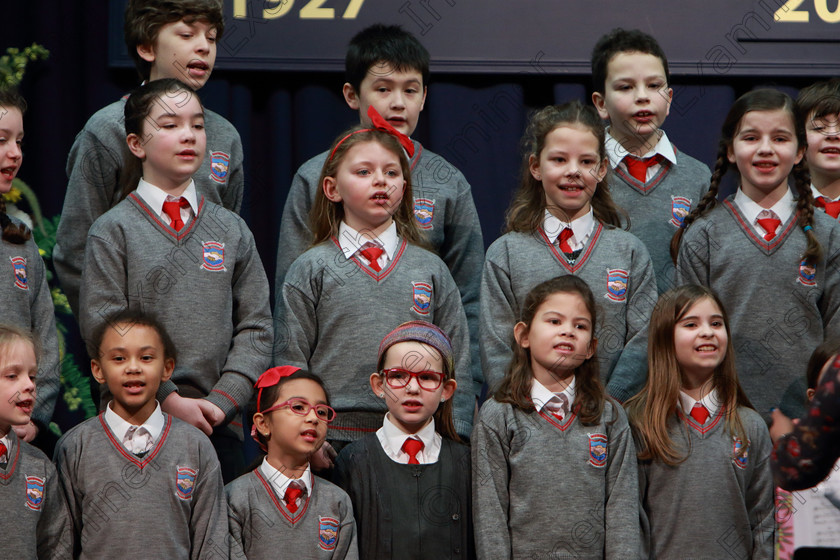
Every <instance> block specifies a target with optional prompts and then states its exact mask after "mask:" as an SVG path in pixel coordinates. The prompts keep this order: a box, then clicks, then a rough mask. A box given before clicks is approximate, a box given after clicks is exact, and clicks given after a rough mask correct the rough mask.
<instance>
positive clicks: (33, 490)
mask: <svg viewBox="0 0 840 560" xmlns="http://www.w3.org/2000/svg"><path fill="white" fill-rule="evenodd" d="M42 505H44V479H43V478H39V477H37V476H27V477H26V507H28V508H29V509H31V510H35V511H41V506H42Z"/></svg>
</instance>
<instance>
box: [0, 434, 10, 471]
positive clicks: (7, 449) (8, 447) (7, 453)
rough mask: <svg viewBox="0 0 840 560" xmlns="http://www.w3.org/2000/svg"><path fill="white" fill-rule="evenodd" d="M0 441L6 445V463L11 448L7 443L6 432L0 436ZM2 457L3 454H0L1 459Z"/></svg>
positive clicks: (7, 436)
mask: <svg viewBox="0 0 840 560" xmlns="http://www.w3.org/2000/svg"><path fill="white" fill-rule="evenodd" d="M10 429H13V428H10ZM0 443H2V444H3V445H5V446H6V455H7V457H6V462H7V463H8V462H9V460H10V459H11V457H8V455H9V452H10V451H11V450H12V448H11V444H10V443H9V435H8V434H6V435H5V436H3V437H1V438H0ZM2 458H3V456H2V455H0V459H2Z"/></svg>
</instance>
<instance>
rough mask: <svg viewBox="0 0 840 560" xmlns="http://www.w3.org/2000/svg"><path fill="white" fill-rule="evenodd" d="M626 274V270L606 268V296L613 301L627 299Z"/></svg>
mask: <svg viewBox="0 0 840 560" xmlns="http://www.w3.org/2000/svg"><path fill="white" fill-rule="evenodd" d="M627 276H628V273H627V271H626V270H622V269H620V268H612V269H607V294H606V296H607V298H609V299H611V300H613V301H626V300H627Z"/></svg>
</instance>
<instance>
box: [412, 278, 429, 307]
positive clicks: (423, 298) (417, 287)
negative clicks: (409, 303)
mask: <svg viewBox="0 0 840 560" xmlns="http://www.w3.org/2000/svg"><path fill="white" fill-rule="evenodd" d="M411 285H412V286H414V306H413V307H412V308H411V309H412V310H413V311H416V312H417V313H419V314H421V315H428V314H429V310H430V309H431V308H432V287H431V286H430V285H429V284H427V283H425V282H412V283H411Z"/></svg>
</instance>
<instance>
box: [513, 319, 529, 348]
mask: <svg viewBox="0 0 840 560" xmlns="http://www.w3.org/2000/svg"><path fill="white" fill-rule="evenodd" d="M513 338H514V339H516V343H517V344H518V345H519V346H521V347H522V348H528V347H529V346H531V343H530V342H529V341H528V325H526V324H525V323H523V322H522V321H519V322H518V323H516V325H514V327H513Z"/></svg>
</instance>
